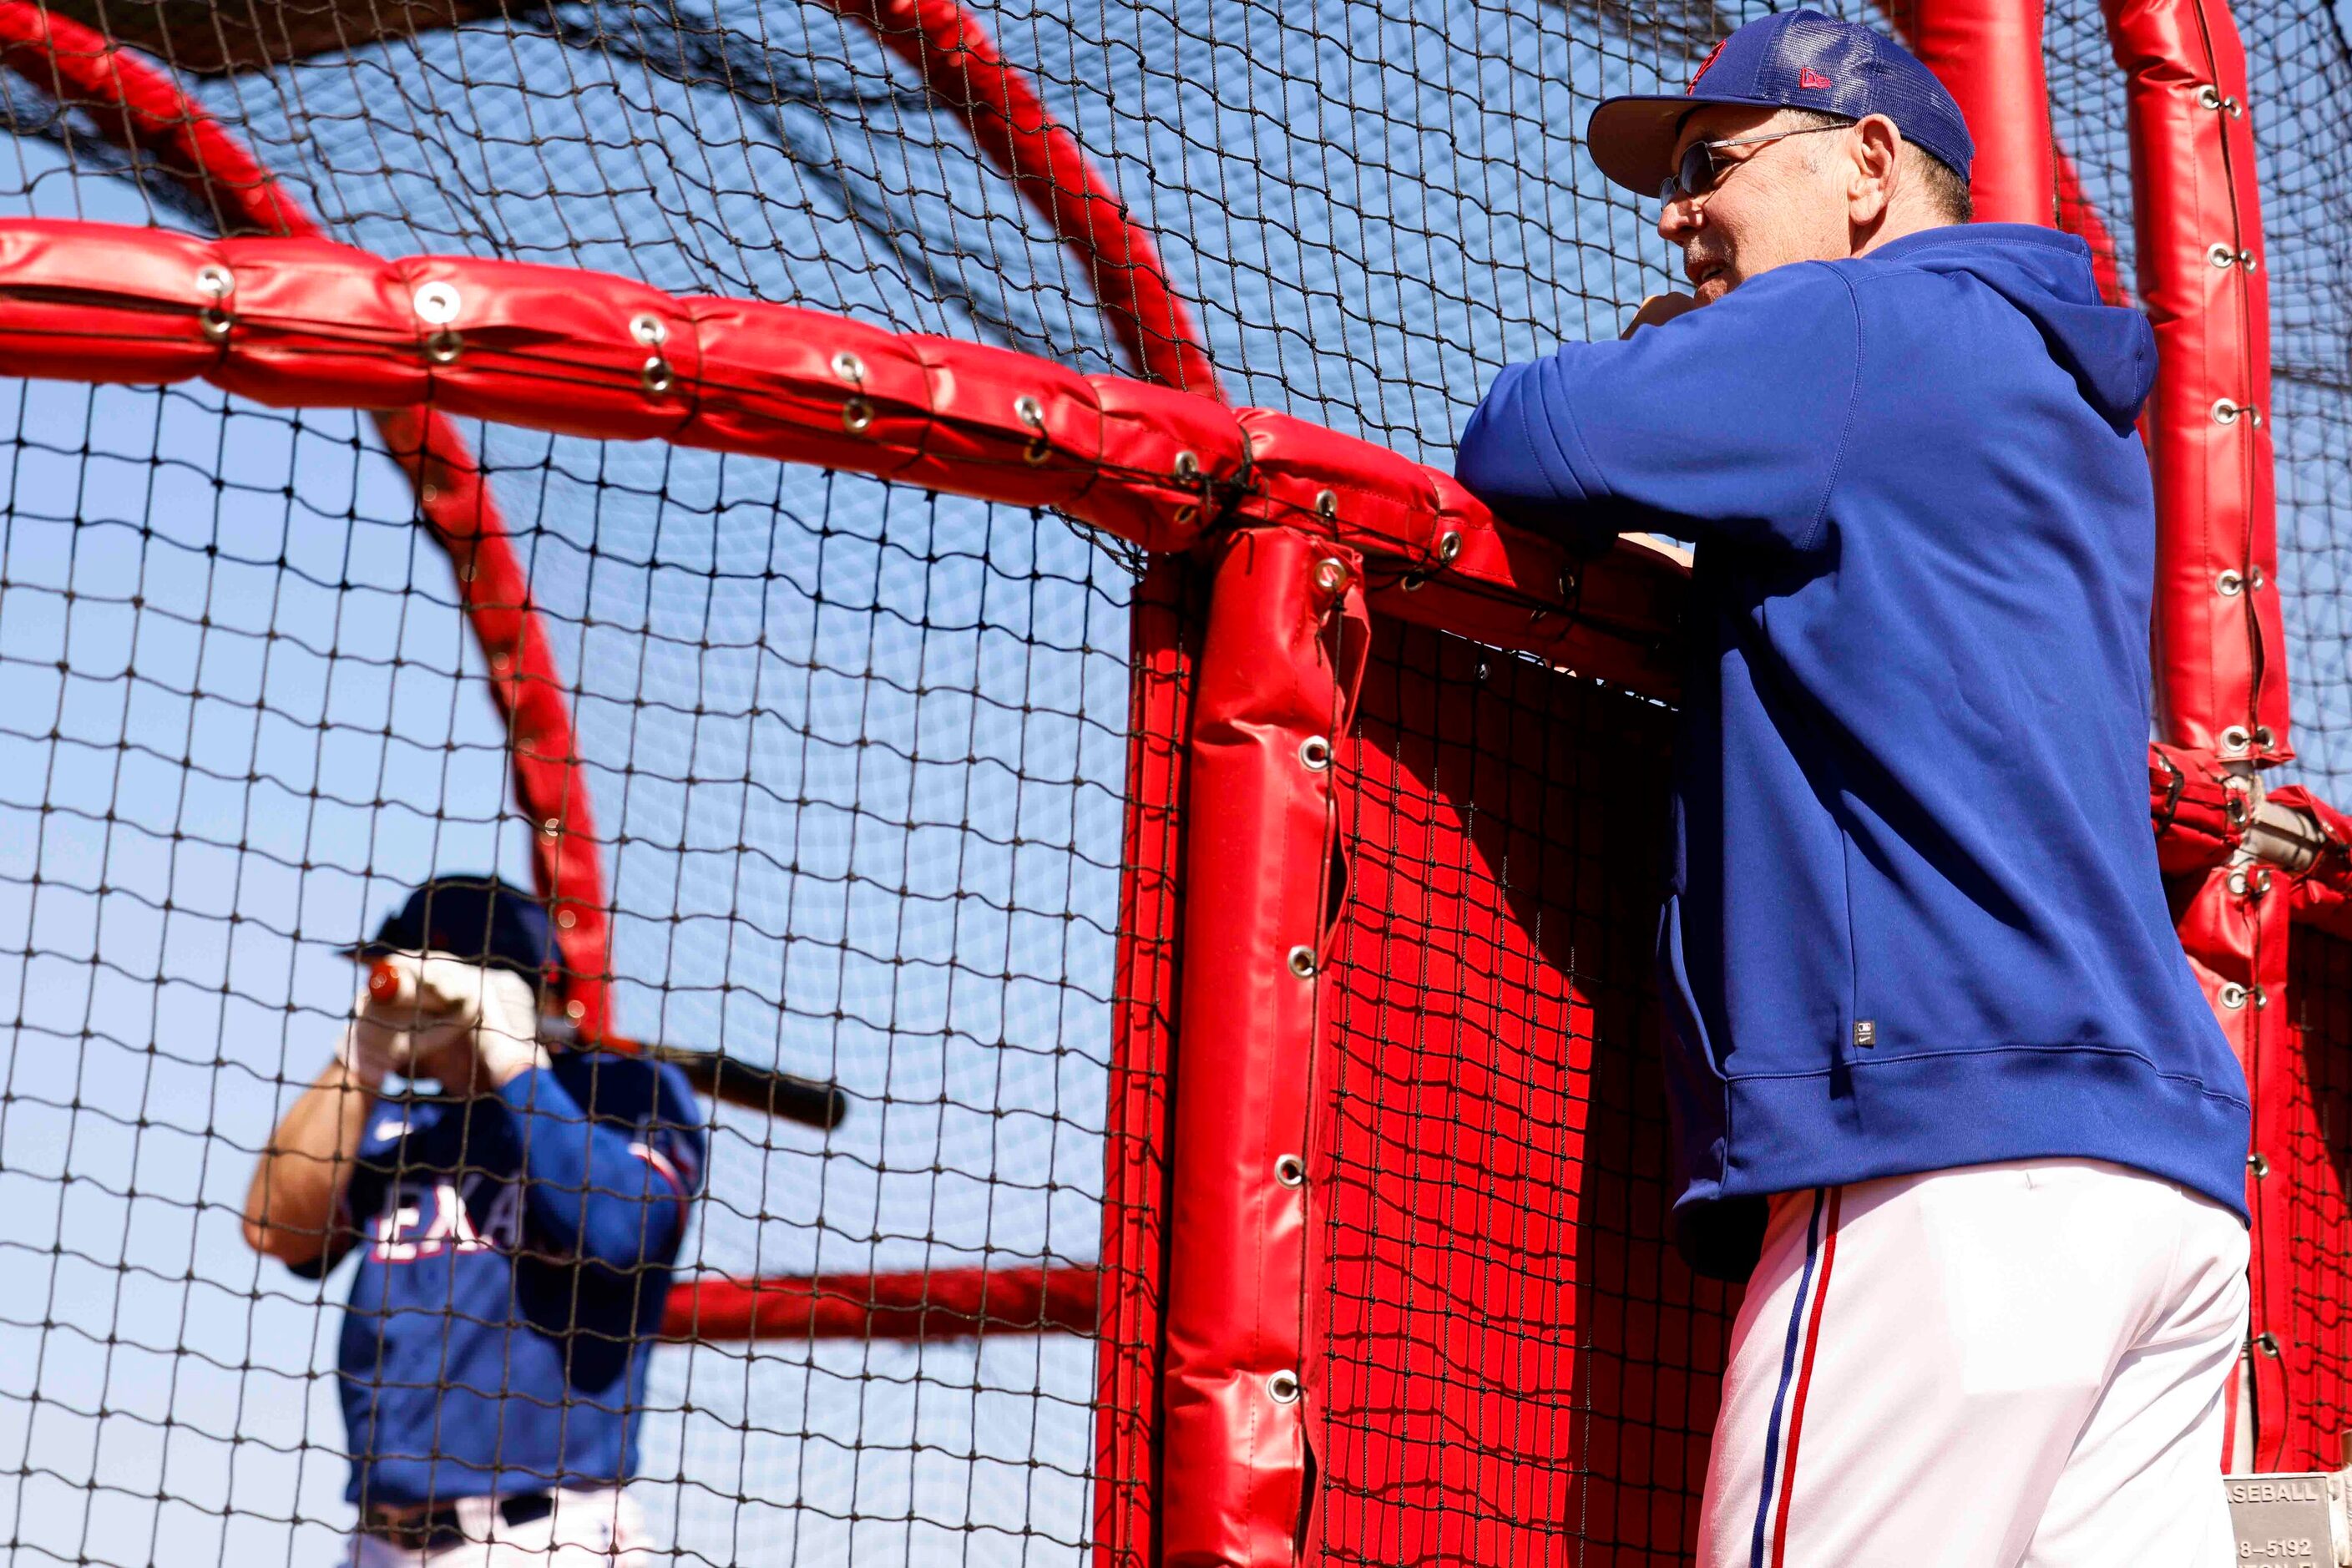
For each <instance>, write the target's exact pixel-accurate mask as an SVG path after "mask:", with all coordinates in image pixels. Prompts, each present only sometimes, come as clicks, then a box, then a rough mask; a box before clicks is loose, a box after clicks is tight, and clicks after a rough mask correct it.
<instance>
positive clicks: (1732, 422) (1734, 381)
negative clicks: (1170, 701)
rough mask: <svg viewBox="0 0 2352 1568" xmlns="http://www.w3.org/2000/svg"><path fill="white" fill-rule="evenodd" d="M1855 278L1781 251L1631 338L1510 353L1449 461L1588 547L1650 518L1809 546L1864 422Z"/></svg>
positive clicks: (1545, 526) (1492, 502)
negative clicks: (1859, 407) (1534, 354)
mask: <svg viewBox="0 0 2352 1568" xmlns="http://www.w3.org/2000/svg"><path fill="white" fill-rule="evenodd" d="M1860 345H1861V320H1860V317H1859V315H1858V313H1857V312H1856V310H1855V308H1854V300H1853V289H1852V287H1851V285H1850V284H1849V283H1848V282H1847V280H1846V278H1845V276H1844V274H1843V273H1842V272H1840V271H1839V270H1838V269H1837V268H1834V267H1828V266H1820V265H1811V264H1806V265H1800V266H1793V267H1783V268H1776V269H1775V270H1773V271H1770V272H1768V273H1766V274H1764V275H1763V276H1762V277H1760V278H1758V279H1753V280H1752V281H1750V282H1748V283H1745V284H1742V285H1741V286H1740V287H1739V288H1738V289H1734V290H1733V291H1732V292H1731V293H1729V294H1727V295H1726V296H1725V297H1724V298H1723V299H1722V300H1718V301H1717V302H1716V303H1715V304H1712V305H1709V306H1707V307H1706V308H1705V309H1703V310H1693V311H1691V312H1690V313H1688V314H1687V315H1684V316H1680V317H1677V318H1675V320H1674V321H1668V322H1666V323H1664V325H1663V326H1657V327H1649V328H1644V329H1643V331H1639V332H1636V333H1634V334H1633V337H1632V338H1630V339H1627V340H1626V341H1624V342H1600V343H1569V344H1565V345H1563V346H1562V347H1561V348H1560V349H1559V351H1558V352H1557V353H1553V354H1551V355H1550V356H1549V357H1548V358H1544V359H1539V360H1537V361H1535V362H1533V363H1528V364H1515V365H1511V366H1508V367H1507V368H1506V369H1505V370H1504V371H1503V373H1502V374H1500V375H1499V376H1497V377H1496V379H1495V384H1494V385H1493V386H1491V387H1490V388H1488V389H1487V392H1486V398H1485V399H1484V400H1483V401H1482V402H1480V404H1479V405H1478V407H1477V410H1476V412H1475V413H1474V414H1472V415H1471V416H1470V423H1469V425H1468V426H1465V428H1464V430H1463V432H1462V446H1461V450H1460V452H1459V453H1458V454H1457V456H1456V458H1455V462H1454V474H1455V477H1457V478H1458V479H1461V481H1462V482H1463V484H1464V485H1465V487H1467V488H1468V489H1469V490H1470V492H1471V493H1472V494H1474V495H1475V496H1477V497H1478V499H1479V500H1483V501H1485V502H1486V504H1487V505H1488V506H1490V507H1493V508H1494V509H1495V510H1496V514H1497V515H1499V516H1501V517H1503V518H1505V519H1507V520H1508V521H1512V522H1517V523H1520V524H1522V525H1524V526H1527V527H1530V528H1535V529H1538V530H1540V531H1544V532H1547V533H1552V534H1556V535H1559V536H1560V537H1562V538H1564V539H1566V540H1567V541H1568V542H1570V543H1571V544H1572V545H1575V546H1577V547H1579V548H1580V549H1584V550H1587V551H1593V550H1599V549H1601V548H1602V547H1604V546H1605V545H1606V544H1607V543H1608V542H1609V540H1610V539H1611V538H1612V536H1613V535H1615V534H1618V533H1620V532H1623V531H1627V530H1630V529H1648V530H1654V531H1658V532H1661V533H1668V534H1673V535H1675V536H1676V537H1679V538H1685V539H1692V538H1696V539H1699V540H1706V539H1707V538H1710V537H1717V536H1719V537H1723V538H1726V539H1730V540H1736V541H1740V542H1747V543H1751V544H1768V543H1769V544H1778V545H1780V546H1783V547H1785V548H1788V549H1791V550H1805V549H1808V548H1810V547H1811V545H1812V544H1813V543H1814V542H1816V541H1817V540H1818V538H1819V536H1820V533H1821V525H1822V517H1823V514H1824V512H1825V510H1826V508H1827V506H1828V502H1829V492H1830V486H1831V483H1832V479H1834V478H1835V476H1836V473H1837V468H1838V461H1839V458H1840V456H1841V454H1842V453H1843V448H1844V445H1845V442H1846V439H1847V436H1848V428H1849V426H1850V425H1851V423H1852V418H1853V408H1854V401H1855V389H1856V383H1857V377H1858V371H1859V364H1860V359H1861V348H1860Z"/></svg>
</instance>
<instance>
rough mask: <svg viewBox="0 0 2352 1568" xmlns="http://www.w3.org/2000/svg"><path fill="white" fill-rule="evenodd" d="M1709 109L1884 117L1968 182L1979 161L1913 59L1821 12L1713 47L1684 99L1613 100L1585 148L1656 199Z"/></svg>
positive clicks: (1942, 96) (1772, 19)
mask: <svg viewBox="0 0 2352 1568" xmlns="http://www.w3.org/2000/svg"><path fill="white" fill-rule="evenodd" d="M1710 103H1748V104H1753V105H1755V106H1756V107H1758V108H1759V109H1811V110H1817V111H1818V112H1820V113H1822V114H1842V115H1844V116H1845V117H1846V118H1848V119H1850V120H1860V119H1862V118H1864V116H1865V115H1872V114H1884V115H1885V116H1886V118H1887V119H1889V120H1892V121H1895V129H1896V130H1898V131H1900V132H1903V139H1904V140H1905V141H1906V142H1911V143H1912V144H1914V145H1915V146H1917V147H1920V148H1923V149H1925V150H1926V151H1927V152H1929V153H1934V154H1935V155H1936V156H1937V158H1939V159H1941V160H1943V162H1945V163H1948V164H1950V165H1951V166H1952V168H1953V169H1954V171H1956V172H1957V173H1958V174H1959V176H1960V178H1962V179H1963V180H1965V179H1967V178H1968V177H1969V163H1971V162H1973V161H1974V160H1975V158H1976V154H1977V144H1976V142H1974V141H1973V140H1971V139H1970V138H1969V122H1968V121H1967V120H1965V119H1963V118H1962V117H1961V114H1960V106H1959V105H1958V104H1957V103H1954V102H1953V101H1952V95H1951V94H1950V93H1948V92H1947V91H1945V90H1944V84H1943V83H1942V82H1940V81H1937V79H1936V76H1935V73H1934V72H1933V71H1930V70H1929V69H1928V68H1927V67H1926V66H1923V65H1921V64H1920V63H1919V62H1918V61H1917V60H1916V59H1915V58H1913V57H1912V55H1911V51H1909V50H1908V49H1906V48H1905V47H1903V46H1902V45H1900V44H1898V43H1896V42H1895V40H1894V39H1892V38H1889V37H1886V36H1885V35H1884V34H1881V33H1877V32H1874V31H1872V30H1871V29H1870V28H1868V27H1864V26H1860V25H1859V24H1857V23H1853V22H1841V21H1839V20H1837V19H1836V18H1835V17H1832V16H1822V14H1821V13H1820V12H1819V11H1782V12H1780V13H1779V14H1778V15H1776V16H1765V17H1761V18H1759V19H1758V20H1756V21H1753V22H1750V23H1748V26H1744V27H1742V28H1740V29H1739V30H1738V32H1736V33H1734V34H1732V35H1731V36H1730V37H1727V38H1726V39H1724V40H1723V42H1721V43H1719V44H1717V45H1716V46H1715V52H1714V53H1713V54H1711V55H1709V56H1707V57H1706V61H1705V62H1704V63H1702V64H1701V65H1700V66H1699V68H1698V74H1697V75H1696V76H1694V77H1692V78H1691V80H1690V89H1689V90H1688V91H1686V92H1681V93H1646V94H1643V93H1637V94H1632V95H1629V96H1626V97H1623V98H1612V99H1610V100H1606V101H1605V102H1603V103H1602V104H1601V107H1600V108H1598V109H1596V110H1593V111H1592V118H1591V120H1589V121H1585V126H1584V144H1585V146H1586V147H1587V148H1589V149H1590V150H1591V153H1592V161H1593V162H1594V163H1598V164H1599V165H1601V173H1602V174H1606V175H1608V176H1609V177H1610V178H1611V179H1612V180H1614V181H1615V182H1616V183H1617V184H1621V185H1622V186H1624V187H1625V188H1626V189H1627V190H1630V191H1636V192H1639V193H1640V194H1641V195H1645V196H1654V195H1657V194H1658V192H1659V189H1660V188H1661V187H1662V186H1664V184H1665V183H1666V179H1667V177H1668V176H1669V175H1671V174H1673V173H1674V172H1675V169H1674V153H1675V137H1676V136H1678V135H1679V134H1681V132H1682V123H1683V120H1684V118H1685V116H1687V115H1688V114H1689V113H1690V112H1691V110H1694V109H1698V108H1701V107H1703V106H1705V105H1706V104H1710Z"/></svg>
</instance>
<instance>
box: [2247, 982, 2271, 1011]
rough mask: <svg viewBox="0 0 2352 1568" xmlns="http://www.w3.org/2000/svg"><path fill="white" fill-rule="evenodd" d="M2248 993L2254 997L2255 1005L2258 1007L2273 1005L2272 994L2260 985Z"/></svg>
mask: <svg viewBox="0 0 2352 1568" xmlns="http://www.w3.org/2000/svg"><path fill="white" fill-rule="evenodd" d="M2246 994H2247V995H2249V996H2252V998H2253V999H2254V1005H2255V1006H2257V1007H2267V1006H2269V1005H2271V994H2270V993H2269V992H2267V991H2265V990H2263V988H2262V987H2261V986H2259V985H2257V986H2255V987H2254V988H2253V989H2252V990H2251V991H2249V992H2247V993H2246Z"/></svg>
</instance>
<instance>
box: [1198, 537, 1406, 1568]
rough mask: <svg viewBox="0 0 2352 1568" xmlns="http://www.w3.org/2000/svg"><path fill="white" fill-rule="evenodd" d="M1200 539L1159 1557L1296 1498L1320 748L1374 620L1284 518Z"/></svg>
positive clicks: (1246, 1547)
mask: <svg viewBox="0 0 2352 1568" xmlns="http://www.w3.org/2000/svg"><path fill="white" fill-rule="evenodd" d="M1214 548H1215V551H1216V559H1215V563H1214V569H1213V586H1212V589H1211V595H1210V602H1209V611H1208V621H1207V630H1206V633H1205V635H1204V636H1203V637H1202V645H1201V655H1200V659H1199V663H1198V666H1197V668H1198V672H1199V673H1198V679H1197V681H1196V683H1195V686H1194V690H1193V698H1192V703H1193V707H1192V744H1191V747H1190V756H1189V759H1188V762H1187V764H1186V765H1187V771H1188V773H1189V774H1190V777H1189V780H1188V783H1187V787H1186V794H1185V848H1184V910H1183V916H1182V928H1181V929H1182V932H1183V946H1182V973H1181V981H1180V983H1179V989H1178V997H1179V1005H1180V1007H1181V1017H1182V1020H1183V1027H1182V1032H1181V1036H1180V1037H1179V1038H1178V1040H1177V1043H1176V1048H1175V1054H1174V1084H1173V1100H1174V1104H1173V1117H1174V1120H1173V1131H1172V1136H1171V1167H1172V1171H1171V1175H1172V1185H1171V1199H1170V1208H1169V1227H1168V1230H1169V1267H1168V1295H1167V1310H1166V1314H1165V1318H1164V1321H1163V1333H1164V1342H1165V1346H1166V1352H1165V1353H1166V1368H1165V1372H1164V1373H1163V1376H1162V1380H1161V1405H1162V1415H1161V1420H1162V1429H1163V1441H1162V1447H1161V1452H1160V1467H1161V1475H1162V1482H1161V1489H1160V1510H1159V1512H1160V1552H1161V1558H1160V1560H1161V1562H1163V1563H1166V1564H1168V1565H1169V1568H1206V1565H1209V1564H1233V1565H1248V1568H1276V1565H1285V1568H1286V1565H1287V1564H1289V1563H1291V1562H1292V1561H1293V1560H1294V1557H1295V1556H1296V1553H1297V1541H1298V1538H1299V1533H1300V1526H1301V1524H1302V1521H1303V1520H1304V1518H1305V1514H1306V1510H1307V1507H1308V1506H1309V1504H1310V1503H1311V1499H1310V1498H1309V1497H1308V1495H1307V1484H1308V1476H1309V1472H1310V1466H1309V1461H1308V1458H1307V1410H1308V1405H1309V1403H1310V1402H1311V1401H1313V1400H1314V1399H1315V1398H1316V1397H1317V1390H1316V1388H1315V1387H1314V1386H1313V1385H1312V1384H1311V1383H1302V1367H1301V1356H1302V1352H1303V1350H1304V1341H1305V1333H1306V1318H1307V1311H1306V1301H1305V1299H1304V1292H1305V1281H1306V1247H1307V1213H1308V1208H1307V1197H1308V1194H1307V1185H1306V1178H1305V1170H1306V1155H1307V1142H1306V1140H1307V1127H1308V1121H1309V1117H1308V1105H1309V1092H1310V1082H1311V1079H1312V1078H1313V1075H1314V1065H1315V1057H1316V1054H1317V1042H1318V1025H1317V1016H1318V1006H1317V990H1318V974H1319V973H1320V972H1321V969H1322V960H1323V952H1324V944H1325V942H1326V940H1327V939H1328V936H1329V934H1330V931H1331V929H1332V922H1331V921H1330V920H1329V916H1328V905H1329V903H1330V901H1331V891H1332V881H1331V866H1332V854H1333V850H1334V847H1335V843H1336V831H1337V817H1336V810H1335V807H1336V800H1335V795H1334V785H1333V779H1332V773H1333V768H1332V759H1333V756H1334V754H1335V738H1336V737H1337V736H1339V734H1341V733H1344V732H1345V730H1346V727H1347V722H1348V717H1349V711H1350V710H1351V709H1352V707H1353V704H1354V700H1355V694H1356V690H1357V688H1358V685H1359V682H1360V679H1361V676H1362V672H1363V661H1364V654H1365V648H1366V645H1367V642H1368V640H1369V637H1368V623H1367V621H1366V619H1365V613H1364V607H1363V604H1364V601H1363V588H1362V583H1363V573H1362V567H1361V562H1360V559H1359V558H1358V557H1357V556H1356V555H1355V554H1354V552H1351V551H1349V550H1346V549H1345V548H1343V547H1339V546H1335V545H1333V544H1332V543H1331V542H1328V541H1327V540H1316V539H1312V538H1309V537H1308V536H1307V535H1305V534H1301V533H1296V532H1293V531H1289V530H1286V529H1281V528H1250V529H1242V530H1238V531H1235V532H1234V533H1232V534H1230V535H1228V536H1227V537H1226V538H1225V539H1224V540H1223V541H1222V542H1220V543H1219V544H1218V545H1217V546H1215V547H1214Z"/></svg>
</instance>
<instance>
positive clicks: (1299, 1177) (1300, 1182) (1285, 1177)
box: [1274, 1154, 1307, 1187]
mask: <svg viewBox="0 0 2352 1568" xmlns="http://www.w3.org/2000/svg"><path fill="white" fill-rule="evenodd" d="M1274 1179H1275V1180H1276V1181H1277V1182H1280V1183H1281V1184H1283V1185H1284V1186H1286V1187H1301V1186H1305V1185H1306V1184H1307V1162H1306V1161H1304V1160H1302V1159H1300V1158H1299V1157H1298V1156H1297V1155H1296V1154H1285V1155H1283V1156H1282V1157H1281V1158H1280V1159H1278V1160H1276V1161H1275V1163H1274Z"/></svg>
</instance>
